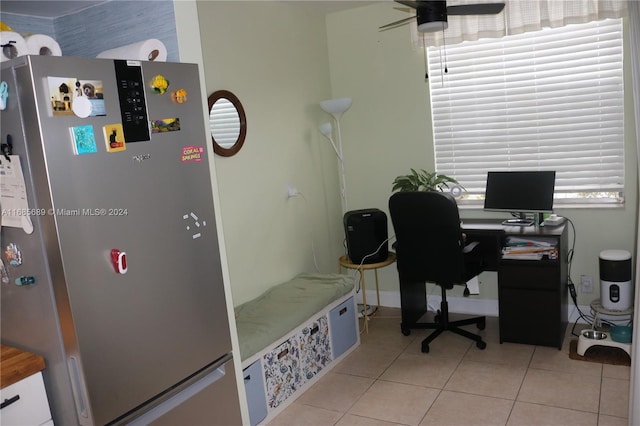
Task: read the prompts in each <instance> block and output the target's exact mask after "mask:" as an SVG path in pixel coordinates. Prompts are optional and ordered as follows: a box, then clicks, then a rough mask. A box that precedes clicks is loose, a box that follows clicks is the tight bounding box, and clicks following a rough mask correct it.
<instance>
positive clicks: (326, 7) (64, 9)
mask: <svg viewBox="0 0 640 426" xmlns="http://www.w3.org/2000/svg"><path fill="white" fill-rule="evenodd" d="M108 1H113V0H95V1H93V0H29V1H25V0H2V1H0V11H2V13H14V14H18V15H27V16H35V17H40V18H59V17H60V16H65V15H69V14H72V13H76V12H79V11H81V10H83V9H86V8H89V7H92V6H95V5H97V4H100V3H106V2H108ZM280 1H282V0H280ZM284 1H285V2H289V3H292V4H296V5H297V6H301V7H305V8H307V9H309V10H312V11H315V12H319V13H331V12H337V11H340V10H345V9H351V8H354V7H358V6H366V5H368V4H371V3H375V2H376V1H370V0H347V1H344V0H322V1H319V0H295V1H293V0H284Z"/></svg>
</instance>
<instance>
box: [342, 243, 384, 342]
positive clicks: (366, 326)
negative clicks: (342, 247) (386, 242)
mask: <svg viewBox="0 0 640 426" xmlns="http://www.w3.org/2000/svg"><path fill="white" fill-rule="evenodd" d="M395 261H396V254H395V253H394V252H391V251H390V252H389V255H388V256H387V258H386V260H383V261H382V262H377V263H363V264H356V263H351V259H349V257H348V256H347V255H344V256H340V259H338V271H339V272H340V273H342V268H343V267H344V268H347V269H355V270H357V271H359V272H360V277H361V278H362V303H363V304H364V315H363V318H364V329H365V331H366V332H367V333H369V312H368V311H367V289H366V284H365V281H364V271H366V270H368V269H373V270H374V272H375V276H376V295H377V296H378V306H380V288H379V287H378V268H384V267H385V266H388V265H391V264H392V263H393V262H395Z"/></svg>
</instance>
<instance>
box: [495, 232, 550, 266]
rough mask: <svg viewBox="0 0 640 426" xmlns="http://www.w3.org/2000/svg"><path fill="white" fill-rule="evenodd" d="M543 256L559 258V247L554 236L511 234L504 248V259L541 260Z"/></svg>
mask: <svg viewBox="0 0 640 426" xmlns="http://www.w3.org/2000/svg"><path fill="white" fill-rule="evenodd" d="M543 256H547V257H548V258H549V259H557V258H558V249H557V247H556V240H555V239H554V238H545V237H531V238H522V237H513V236H509V237H507V240H506V245H505V247H503V248H502V258H503V259H519V260H540V259H542V257H543Z"/></svg>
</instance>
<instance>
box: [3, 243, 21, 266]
mask: <svg viewBox="0 0 640 426" xmlns="http://www.w3.org/2000/svg"><path fill="white" fill-rule="evenodd" d="M4 258H5V259H7V262H8V263H9V265H11V266H20V265H22V252H21V251H20V249H19V248H18V246H17V245H16V244H15V243H10V244H9V245H8V246H7V248H6V249H5V250H4Z"/></svg>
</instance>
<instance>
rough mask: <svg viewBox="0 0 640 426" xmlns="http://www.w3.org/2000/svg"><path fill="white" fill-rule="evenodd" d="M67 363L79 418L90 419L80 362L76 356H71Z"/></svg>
mask: <svg viewBox="0 0 640 426" xmlns="http://www.w3.org/2000/svg"><path fill="white" fill-rule="evenodd" d="M67 363H68V364H69V378H70V379H71V390H72V393H73V399H74V400H75V402H76V410H77V411H78V416H80V418H81V419H88V418H89V412H88V410H87V398H86V393H85V390H84V387H83V386H82V380H81V378H80V371H79V369H78V360H77V359H76V357H75V356H70V357H69V360H68V362H67Z"/></svg>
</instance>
